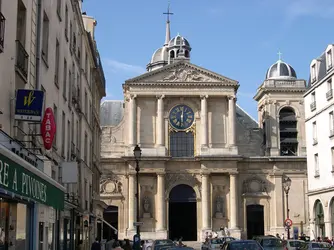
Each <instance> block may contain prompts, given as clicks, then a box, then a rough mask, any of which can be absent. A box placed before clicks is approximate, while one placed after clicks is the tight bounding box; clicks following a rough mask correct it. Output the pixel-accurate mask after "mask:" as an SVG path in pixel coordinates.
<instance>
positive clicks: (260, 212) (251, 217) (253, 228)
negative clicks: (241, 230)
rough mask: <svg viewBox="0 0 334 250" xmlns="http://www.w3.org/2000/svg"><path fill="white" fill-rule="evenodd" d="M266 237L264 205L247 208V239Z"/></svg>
mask: <svg viewBox="0 0 334 250" xmlns="http://www.w3.org/2000/svg"><path fill="white" fill-rule="evenodd" d="M261 235H264V209H263V206H262V205H257V204H256V205H248V206H247V238H248V239H252V238H253V237H254V236H261Z"/></svg>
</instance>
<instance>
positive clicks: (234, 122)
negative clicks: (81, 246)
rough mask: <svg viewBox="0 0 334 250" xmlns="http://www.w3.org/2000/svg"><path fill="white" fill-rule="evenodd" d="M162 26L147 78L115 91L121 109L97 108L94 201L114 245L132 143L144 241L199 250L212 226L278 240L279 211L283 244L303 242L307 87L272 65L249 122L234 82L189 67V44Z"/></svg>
mask: <svg viewBox="0 0 334 250" xmlns="http://www.w3.org/2000/svg"><path fill="white" fill-rule="evenodd" d="M166 26H167V27H166V40H165V43H164V45H163V47H161V48H159V49H158V50H156V51H155V52H154V54H153V56H152V59H151V61H150V63H149V64H148V65H147V71H148V72H147V73H145V74H143V75H140V76H138V77H135V78H133V79H130V80H127V81H125V83H124V84H123V91H124V102H120V101H106V102H104V103H103V104H102V106H101V115H102V118H101V119H102V123H104V126H103V127H102V131H103V133H102V134H103V135H102V149H101V150H102V151H101V155H102V161H101V164H102V170H103V178H102V180H101V200H102V201H104V202H105V203H106V204H107V206H109V207H113V208H116V210H117V211H118V216H117V223H116V224H117V225H116V227H117V229H118V237H119V238H120V239H123V238H130V239H132V237H133V235H134V234H135V227H134V222H136V211H137V207H136V175H135V174H136V172H135V167H136V162H135V159H134V156H133V149H134V147H135V145H137V144H138V145H139V146H140V148H141V150H142V157H141V160H140V161H139V166H140V174H139V186H140V188H139V203H140V205H139V215H140V222H142V223H143V224H142V225H141V226H140V229H141V237H142V238H143V239H156V238H158V239H163V238H171V239H175V238H179V237H181V236H182V237H183V239H184V240H189V241H196V240H198V241H200V240H202V239H203V236H204V234H205V232H207V231H211V230H212V231H217V230H219V228H221V227H223V228H225V227H226V228H228V231H229V234H230V235H231V236H235V237H239V238H247V237H252V236H254V235H268V234H272V235H275V234H276V233H279V234H282V233H284V234H285V235H287V232H286V231H285V228H284V221H285V219H286V218H287V216H288V214H287V211H288V208H289V217H290V219H291V220H292V222H293V225H292V227H291V235H293V232H295V233H296V232H297V230H298V233H299V234H300V233H302V232H303V233H306V234H308V233H309V232H308V230H309V228H308V217H309V216H308V205H307V204H308V201H307V196H306V191H307V174H306V173H307V168H306V158H305V154H306V149H305V131H304V106H303V93H304V92H305V90H306V82H305V81H304V80H300V79H298V78H297V76H296V72H295V71H294V69H293V68H292V67H291V66H290V65H288V64H287V63H285V62H283V61H282V60H278V61H277V62H276V63H275V64H273V65H272V66H271V67H270V68H269V69H268V72H267V73H266V77H265V79H264V81H263V83H262V84H261V85H260V86H259V88H258V90H257V92H256V94H255V97H254V99H255V100H256V101H257V102H258V121H256V120H254V119H253V118H252V117H250V116H249V115H248V114H247V113H246V112H245V111H244V110H243V109H242V108H241V107H239V106H238V105H237V103H236V101H237V100H236V95H237V90H238V87H239V84H238V81H236V80H233V79H230V78H228V77H226V76H223V75H220V74H218V73H215V72H212V71H210V70H208V69H205V68H202V67H199V66H197V65H195V64H192V63H191V62H190V57H191V46H190V43H189V42H188V41H187V39H185V38H184V37H182V36H181V35H177V36H176V37H174V38H172V39H171V38H170V28H169V26H170V22H169V20H168V21H167V25H166ZM287 177H289V178H290V179H291V187H290V191H289V196H288V204H289V205H288V207H287V200H286V195H285V191H284V188H283V182H284V179H285V178H287Z"/></svg>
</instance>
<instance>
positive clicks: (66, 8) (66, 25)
mask: <svg viewBox="0 0 334 250" xmlns="http://www.w3.org/2000/svg"><path fill="white" fill-rule="evenodd" d="M65 39H66V41H68V7H67V4H66V6H65Z"/></svg>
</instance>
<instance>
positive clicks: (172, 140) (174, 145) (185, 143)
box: [169, 131, 194, 157]
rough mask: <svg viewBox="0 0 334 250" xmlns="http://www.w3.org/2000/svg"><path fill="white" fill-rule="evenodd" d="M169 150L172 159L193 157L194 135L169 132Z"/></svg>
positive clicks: (183, 132) (182, 132)
mask: <svg viewBox="0 0 334 250" xmlns="http://www.w3.org/2000/svg"><path fill="white" fill-rule="evenodd" d="M169 148H170V155H171V156H172V157H194V133H193V132H191V131H189V132H185V131H178V132H176V131H171V132H170V134H169Z"/></svg>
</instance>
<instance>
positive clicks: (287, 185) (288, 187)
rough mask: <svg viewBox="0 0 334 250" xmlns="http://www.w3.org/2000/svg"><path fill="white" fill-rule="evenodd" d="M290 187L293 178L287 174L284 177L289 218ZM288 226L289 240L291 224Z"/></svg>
mask: <svg viewBox="0 0 334 250" xmlns="http://www.w3.org/2000/svg"><path fill="white" fill-rule="evenodd" d="M290 187H291V179H290V178H289V177H287V176H286V177H284V179H283V188H284V192H285V196H286V210H287V213H286V216H287V219H290V217H289V212H290V209H289V191H290ZM287 228H288V240H289V239H290V226H287Z"/></svg>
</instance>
